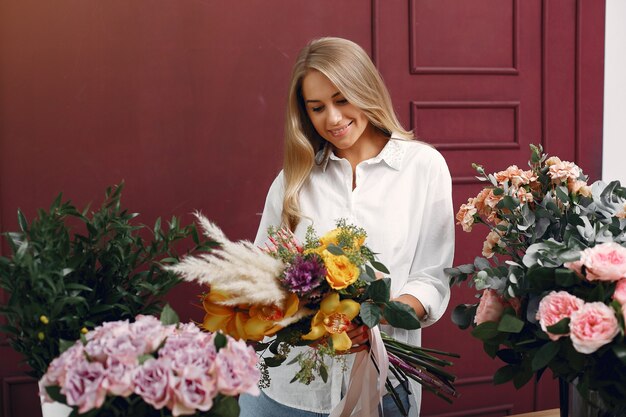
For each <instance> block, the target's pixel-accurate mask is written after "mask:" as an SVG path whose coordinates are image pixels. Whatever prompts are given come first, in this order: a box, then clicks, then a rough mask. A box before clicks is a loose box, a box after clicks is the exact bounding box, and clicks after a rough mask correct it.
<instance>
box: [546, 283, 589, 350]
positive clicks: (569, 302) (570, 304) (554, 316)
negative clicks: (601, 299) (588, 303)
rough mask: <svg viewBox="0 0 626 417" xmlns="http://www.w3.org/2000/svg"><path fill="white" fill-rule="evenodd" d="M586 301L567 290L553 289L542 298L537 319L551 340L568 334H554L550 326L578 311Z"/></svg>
mask: <svg viewBox="0 0 626 417" xmlns="http://www.w3.org/2000/svg"><path fill="white" fill-rule="evenodd" d="M584 303H585V302H584V301H583V300H581V299H580V298H578V297H575V296H573V295H572V294H570V293H568V292H567V291H558V292H557V291H552V292H551V293H549V294H548V295H546V296H545V297H543V298H542V299H541V302H540V303H539V309H538V310H537V316H536V318H537V320H539V324H540V325H541V330H543V331H544V332H546V334H547V335H548V337H549V338H550V340H558V339H559V338H560V337H562V336H567V334H552V333H550V332H549V331H548V327H549V326H552V325H555V324H557V323H558V322H559V321H561V320H563V319H564V318H566V317H571V316H572V313H574V312H575V311H578V310H579V309H580V308H581V307H582V306H583V304H584Z"/></svg>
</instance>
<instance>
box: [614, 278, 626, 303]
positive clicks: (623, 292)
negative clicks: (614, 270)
mask: <svg viewBox="0 0 626 417" xmlns="http://www.w3.org/2000/svg"><path fill="white" fill-rule="evenodd" d="M613 299H614V300H617V302H618V303H620V304H621V305H622V306H624V305H626V279H620V280H619V281H617V286H616V287H615V292H614V293H613Z"/></svg>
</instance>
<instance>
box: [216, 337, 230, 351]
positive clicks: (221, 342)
mask: <svg viewBox="0 0 626 417" xmlns="http://www.w3.org/2000/svg"><path fill="white" fill-rule="evenodd" d="M213 342H214V343H215V351H216V352H219V351H220V349H221V348H223V347H225V346H226V344H227V343H228V339H226V336H224V334H222V333H219V332H218V333H215V338H214V339H213Z"/></svg>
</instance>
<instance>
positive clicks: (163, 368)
mask: <svg viewBox="0 0 626 417" xmlns="http://www.w3.org/2000/svg"><path fill="white" fill-rule="evenodd" d="M169 368H170V366H169V361H163V360H156V359H150V360H148V361H146V362H144V364H143V365H142V366H141V367H139V368H137V369H136V370H135V372H134V374H133V384H134V385H135V394H137V395H139V396H140V397H141V398H143V400H144V401H145V402H147V403H148V404H150V405H152V406H153V407H154V408H156V409H157V410H160V409H161V408H163V407H165V406H166V405H167V404H169V403H170V402H171V400H172V392H171V389H170V379H171V378H172V374H171V371H170V370H169Z"/></svg>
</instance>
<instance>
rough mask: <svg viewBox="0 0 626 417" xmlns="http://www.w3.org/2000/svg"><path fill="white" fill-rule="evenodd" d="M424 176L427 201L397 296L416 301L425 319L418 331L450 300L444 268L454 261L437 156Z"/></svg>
mask: <svg viewBox="0 0 626 417" xmlns="http://www.w3.org/2000/svg"><path fill="white" fill-rule="evenodd" d="M436 155H437V157H435V158H433V161H432V164H431V165H430V170H429V175H428V193H427V195H428V196H429V197H428V198H429V201H428V202H427V203H426V204H424V206H423V207H424V210H423V213H422V217H421V219H419V224H420V225H419V239H418V243H417V246H416V249H415V256H414V258H413V262H412V264H411V268H410V270H409V276H408V279H407V282H406V284H405V285H404V286H403V287H402V288H401V290H400V294H409V295H412V296H413V297H415V298H417V299H418V300H419V301H420V302H421V303H422V305H423V306H424V309H425V310H426V316H424V318H423V319H422V327H426V326H429V325H431V324H433V323H435V322H436V321H437V320H439V319H440V318H441V317H442V316H443V314H444V312H445V311H446V308H447V306H448V302H449V300H450V287H449V285H448V279H447V277H446V276H445V274H444V268H448V267H451V266H452V260H453V257H454V211H453V207H452V180H451V178H450V172H449V170H448V166H447V165H446V162H445V160H444V159H443V157H442V156H441V155H440V154H439V153H437V154H436Z"/></svg>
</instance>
